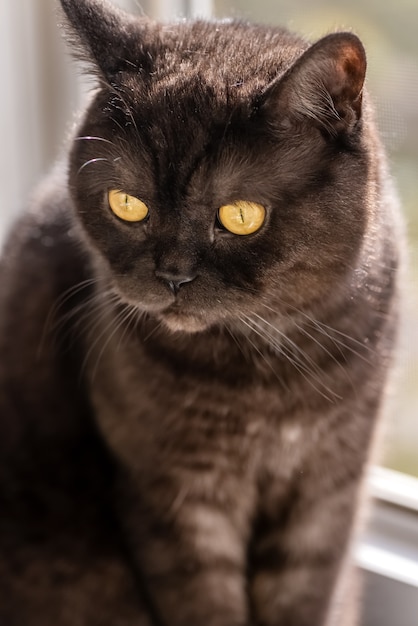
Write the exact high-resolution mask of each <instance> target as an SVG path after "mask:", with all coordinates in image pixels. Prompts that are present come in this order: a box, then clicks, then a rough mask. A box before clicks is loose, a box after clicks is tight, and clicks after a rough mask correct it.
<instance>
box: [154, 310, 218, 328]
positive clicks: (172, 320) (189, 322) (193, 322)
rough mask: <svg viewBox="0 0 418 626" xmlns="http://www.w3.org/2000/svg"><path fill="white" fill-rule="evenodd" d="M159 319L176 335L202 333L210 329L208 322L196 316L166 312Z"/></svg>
mask: <svg viewBox="0 0 418 626" xmlns="http://www.w3.org/2000/svg"><path fill="white" fill-rule="evenodd" d="M157 317H158V319H159V320H160V321H161V322H162V323H163V324H164V325H165V327H166V328H167V329H168V330H169V331H171V332H174V333H177V332H183V333H200V332H203V331H204V330H207V328H208V327H209V323H208V321H207V320H205V319H203V318H201V317H197V316H196V315H187V314H184V313H169V312H165V313H164V314H160V315H158V316H157Z"/></svg>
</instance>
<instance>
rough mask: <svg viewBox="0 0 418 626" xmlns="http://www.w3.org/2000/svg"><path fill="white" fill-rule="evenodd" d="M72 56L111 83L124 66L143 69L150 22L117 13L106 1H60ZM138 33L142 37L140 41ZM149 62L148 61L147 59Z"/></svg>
mask: <svg viewBox="0 0 418 626" xmlns="http://www.w3.org/2000/svg"><path fill="white" fill-rule="evenodd" d="M60 2H61V6H62V9H63V11H64V14H65V24H64V25H65V29H66V31H67V33H68V35H67V38H68V40H69V42H70V44H71V46H72V48H73V52H74V55H75V56H76V57H77V58H79V59H81V60H82V61H83V62H87V63H88V64H89V65H90V66H92V69H93V71H94V72H95V73H99V74H100V75H101V76H102V77H103V78H105V80H106V81H110V82H112V81H113V79H114V78H115V76H117V74H118V73H119V72H120V71H121V70H123V69H125V68H126V67H127V66H130V68H131V69H132V67H137V68H138V71H141V70H143V69H144V67H143V65H144V64H146V61H147V55H146V52H145V50H144V41H145V39H146V33H147V31H148V30H149V27H150V26H151V22H150V21H149V20H147V19H146V18H138V17H134V16H132V15H129V14H127V13H125V12H123V11H122V10H120V9H117V8H116V7H115V6H113V5H112V4H110V2H108V1H107V0H60ZM141 30H143V31H144V32H143V35H144V37H143V38H141V37H140V34H141V32H140V31H141ZM148 60H149V58H148Z"/></svg>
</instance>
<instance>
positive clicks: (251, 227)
mask: <svg viewBox="0 0 418 626" xmlns="http://www.w3.org/2000/svg"><path fill="white" fill-rule="evenodd" d="M218 218H219V221H220V223H221V224H222V226H224V228H226V229H227V230H229V232H231V233H234V235H251V234H252V233H255V232H257V230H259V229H260V228H261V227H262V225H263V224H264V220H265V219H266V210H265V208H264V207H263V206H262V205H261V204H257V203H256V202H247V201H245V200H237V201H236V202H233V203H232V204H225V205H224V206H221V208H220V209H219V212H218Z"/></svg>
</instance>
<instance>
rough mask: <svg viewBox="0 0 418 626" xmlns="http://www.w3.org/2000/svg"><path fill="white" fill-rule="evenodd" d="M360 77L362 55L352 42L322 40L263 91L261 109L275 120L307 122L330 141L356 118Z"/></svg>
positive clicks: (341, 36)
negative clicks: (307, 119) (326, 135)
mask: <svg viewBox="0 0 418 626" xmlns="http://www.w3.org/2000/svg"><path fill="white" fill-rule="evenodd" d="M365 74H366V54H365V51H364V48H363V45H362V43H361V42H360V40H359V39H358V37H356V36H355V35H353V34H351V33H336V34H332V35H328V36H326V37H324V38H322V39H320V40H319V41H318V42H317V43H316V44H314V45H313V46H311V47H310V48H308V50H306V52H304V53H303V54H302V56H301V57H300V58H299V59H298V60H297V61H296V63H295V64H294V65H293V66H292V67H291V68H290V70H288V72H287V73H286V74H285V75H284V76H283V77H281V78H280V79H279V80H276V81H273V83H271V84H270V85H269V86H268V87H267V89H266V91H265V93H264V96H263V97H264V105H265V107H266V109H267V110H268V111H269V112H270V114H271V115H276V117H277V116H280V117H282V118H283V117H284V118H287V119H288V118H292V117H293V118H294V119H306V118H309V119H310V120H311V121H312V122H313V123H314V124H316V125H317V126H319V127H320V128H321V129H322V130H326V131H327V132H328V133H329V134H330V135H333V136H335V135H338V134H339V133H341V132H350V131H351V130H352V129H353V128H354V127H355V125H356V123H357V122H358V120H359V119H360V117H361V110H362V106H361V105H362V92H363V85H364V80H365ZM279 122H280V120H279Z"/></svg>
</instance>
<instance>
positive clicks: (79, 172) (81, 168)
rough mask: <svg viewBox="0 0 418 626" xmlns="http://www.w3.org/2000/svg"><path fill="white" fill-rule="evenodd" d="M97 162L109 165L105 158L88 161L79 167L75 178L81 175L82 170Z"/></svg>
mask: <svg viewBox="0 0 418 626" xmlns="http://www.w3.org/2000/svg"><path fill="white" fill-rule="evenodd" d="M99 161H107V162H108V163H110V161H109V159H106V158H105V157H98V158H96V159H90V160H89V161H86V163H83V165H82V166H81V167H80V169H79V170H78V172H77V176H78V175H79V174H81V172H82V171H83V170H84V168H86V167H87V166H88V165H92V164H94V163H98V162H99Z"/></svg>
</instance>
